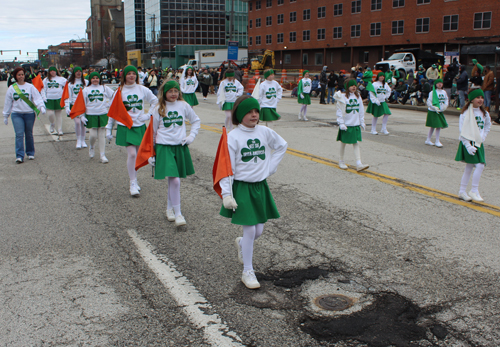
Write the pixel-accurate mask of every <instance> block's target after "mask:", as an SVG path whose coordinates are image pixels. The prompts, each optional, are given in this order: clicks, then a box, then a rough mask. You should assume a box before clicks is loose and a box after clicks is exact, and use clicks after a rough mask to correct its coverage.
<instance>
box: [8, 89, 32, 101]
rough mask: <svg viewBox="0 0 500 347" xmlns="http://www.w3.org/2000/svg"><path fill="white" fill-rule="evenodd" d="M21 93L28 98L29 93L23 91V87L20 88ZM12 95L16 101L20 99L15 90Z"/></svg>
mask: <svg viewBox="0 0 500 347" xmlns="http://www.w3.org/2000/svg"><path fill="white" fill-rule="evenodd" d="M21 93H23V94H24V96H25V97H26V98H27V99H29V96H30V95H29V94H28V93H26V91H25V90H24V89H21ZM12 97H13V98H14V101H17V100H19V99H20V97H19V94H17V92H14V94H13V95H12Z"/></svg>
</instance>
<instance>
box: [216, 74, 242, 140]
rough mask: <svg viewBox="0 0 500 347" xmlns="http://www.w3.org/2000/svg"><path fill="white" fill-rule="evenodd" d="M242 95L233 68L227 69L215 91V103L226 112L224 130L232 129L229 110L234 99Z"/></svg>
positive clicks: (230, 110)
mask: <svg viewBox="0 0 500 347" xmlns="http://www.w3.org/2000/svg"><path fill="white" fill-rule="evenodd" d="M242 95H243V85H242V84H241V83H240V82H239V81H238V80H237V79H235V78H234V70H233V69H227V70H226V72H225V73H224V79H223V80H222V81H221V82H220V85H219V90H218V91H217V104H218V105H219V107H220V108H221V110H223V111H224V113H225V114H226V120H225V125H226V130H227V131H228V132H229V131H231V130H232V129H233V122H232V119H231V112H232V109H233V106H234V103H235V101H236V99H238V98H239V97H240V96H242Z"/></svg>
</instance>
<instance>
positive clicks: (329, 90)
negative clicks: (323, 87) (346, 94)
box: [326, 87, 335, 104]
mask: <svg viewBox="0 0 500 347" xmlns="http://www.w3.org/2000/svg"><path fill="white" fill-rule="evenodd" d="M333 94H335V87H328V100H327V101H326V102H328V103H330V98H332V104H334V103H335V99H334V98H333Z"/></svg>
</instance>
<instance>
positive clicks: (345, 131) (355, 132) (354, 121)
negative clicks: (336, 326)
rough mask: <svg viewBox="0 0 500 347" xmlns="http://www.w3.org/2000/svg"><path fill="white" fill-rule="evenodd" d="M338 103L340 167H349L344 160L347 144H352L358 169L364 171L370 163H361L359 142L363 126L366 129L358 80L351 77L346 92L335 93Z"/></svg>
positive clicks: (346, 84)
mask: <svg viewBox="0 0 500 347" xmlns="http://www.w3.org/2000/svg"><path fill="white" fill-rule="evenodd" d="M334 97H335V100H337V101H338V104H337V123H338V125H339V132H338V135H337V141H340V160H339V167H340V168H341V169H343V170H346V169H347V165H346V164H345V162H344V152H345V145H346V144H352V145H353V147H354V155H355V157H356V170H357V171H363V170H366V169H368V167H369V166H368V165H363V164H362V163H361V154H360V150H359V143H358V142H361V128H363V130H365V127H366V125H365V110H364V107H363V99H362V98H361V95H359V91H358V87H357V83H356V80H354V79H350V80H348V81H347V82H346V83H345V93H342V92H337V93H335V95H334Z"/></svg>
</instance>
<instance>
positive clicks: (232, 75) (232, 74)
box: [226, 72, 234, 77]
mask: <svg viewBox="0 0 500 347" xmlns="http://www.w3.org/2000/svg"><path fill="white" fill-rule="evenodd" d="M226 77H234V72H226Z"/></svg>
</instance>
